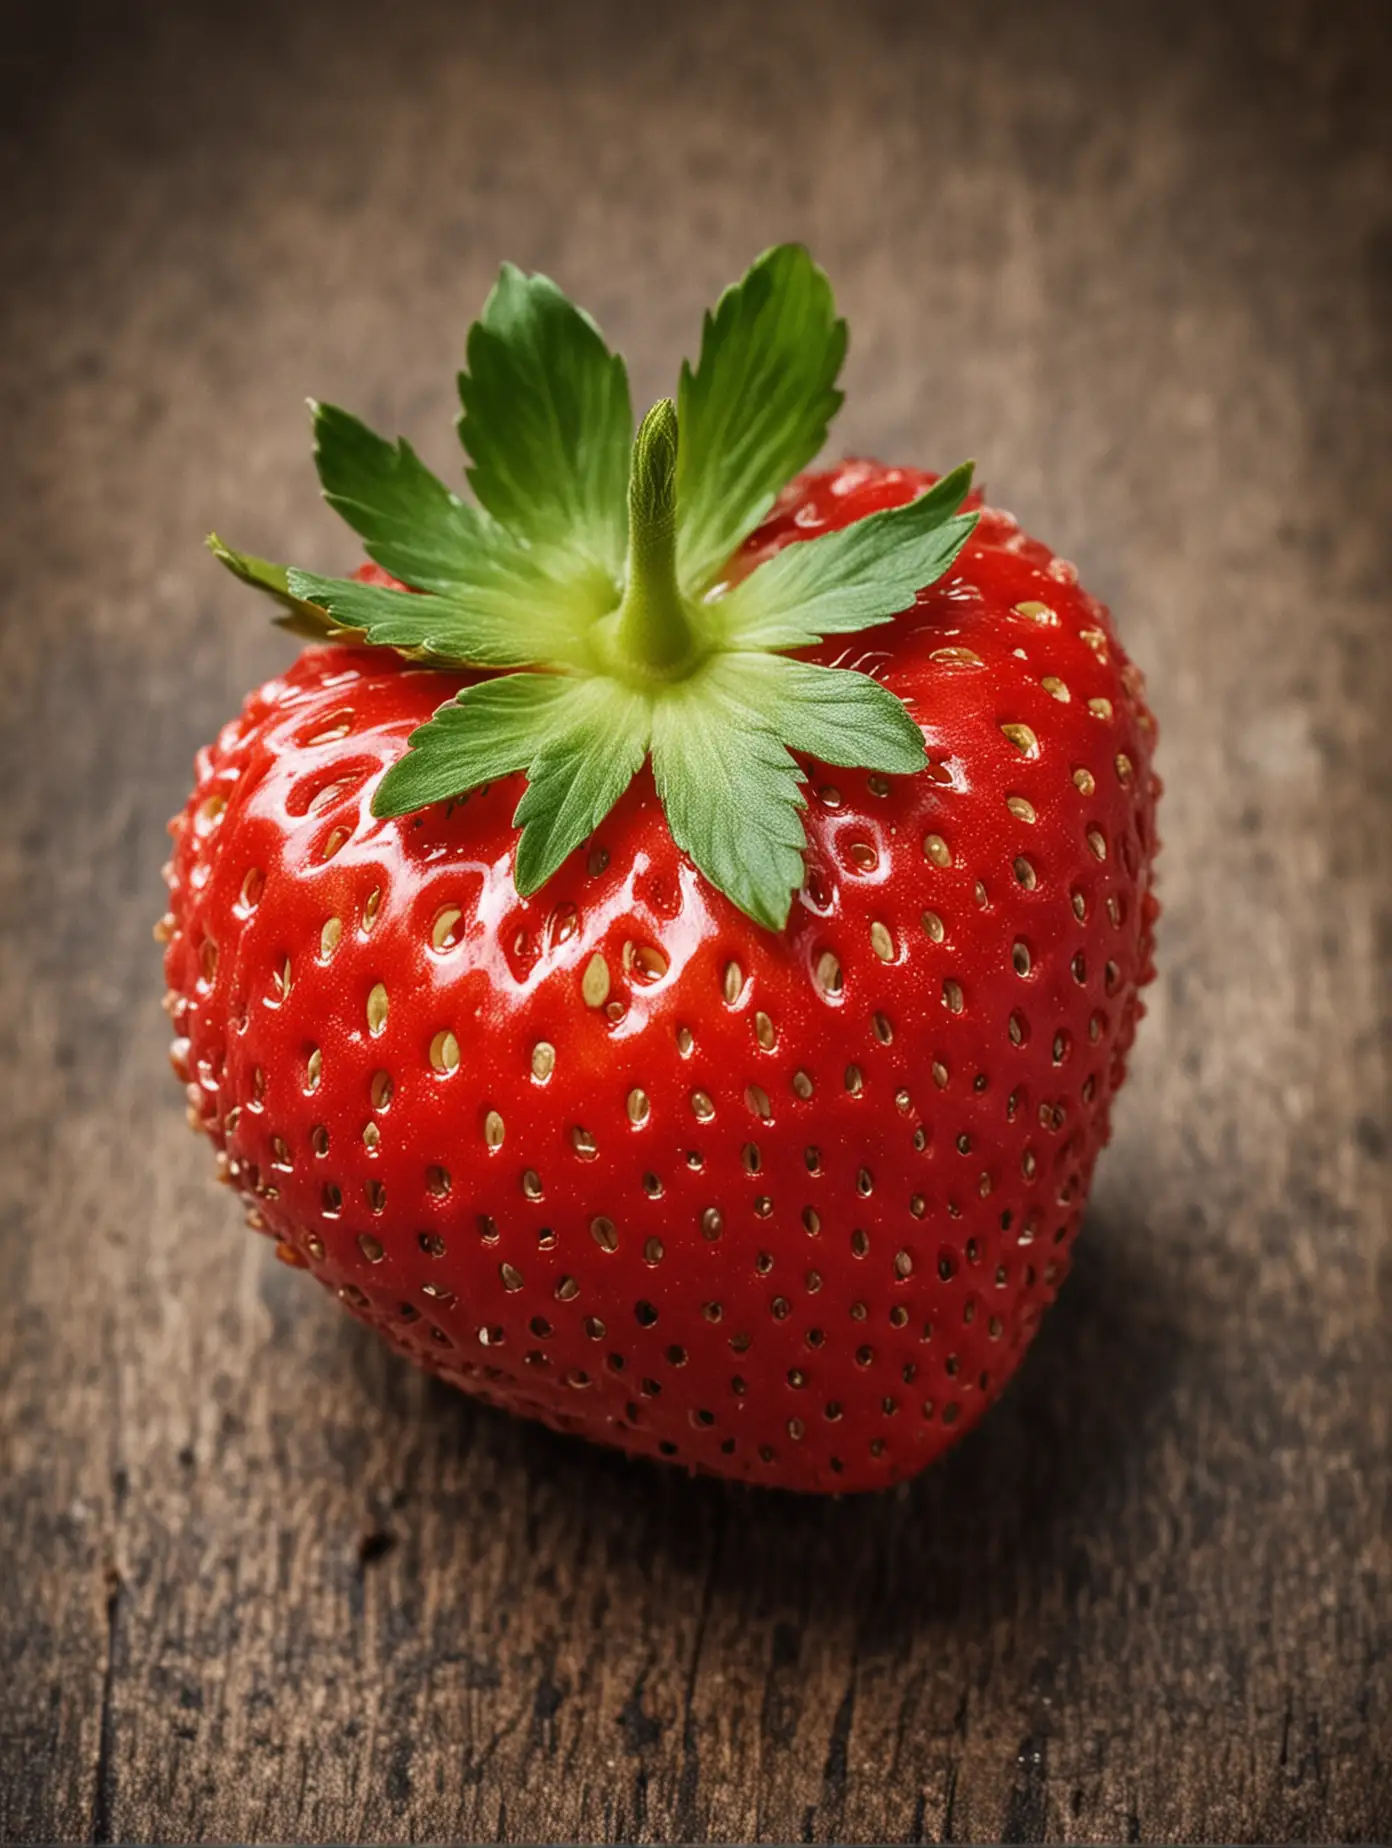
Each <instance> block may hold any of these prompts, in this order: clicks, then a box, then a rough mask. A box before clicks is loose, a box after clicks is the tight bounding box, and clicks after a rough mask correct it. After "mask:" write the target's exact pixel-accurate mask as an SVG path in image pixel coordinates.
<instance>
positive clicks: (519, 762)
mask: <svg viewBox="0 0 1392 1848" xmlns="http://www.w3.org/2000/svg"><path fill="white" fill-rule="evenodd" d="M574 684H575V683H574V682H573V681H569V680H563V679H561V677H560V676H559V675H556V674H504V675H502V676H500V677H499V678H498V679H496V680H482V681H480V682H479V683H478V685H477V686H472V687H465V688H464V689H463V690H462V691H461V692H460V693H459V694H458V695H457V696H456V697H455V698H454V699H453V700H451V701H449V703H448V704H447V705H444V706H441V707H440V709H439V711H438V712H436V713H435V715H434V717H433V718H430V719H427V721H426V722H425V724H424V725H418V726H417V727H416V729H415V730H414V731H413V732H412V733H411V736H410V737H409V739H408V740H407V744H408V745H409V747H410V748H409V749H408V751H407V753H406V755H405V757H403V758H401V759H399V760H398V762H396V763H394V764H393V765H392V766H391V768H390V770H388V771H387V773H386V775H385V776H384V777H383V778H382V780H381V782H380V783H379V784H378V785H377V792H376V794H375V795H374V796H373V798H372V812H373V814H374V815H377V816H382V817H385V816H390V815H409V814H411V813H412V811H413V810H415V809H419V808H425V807H426V806H427V804H429V803H431V802H448V801H450V800H451V799H452V798H453V797H455V796H462V795H464V794H466V793H467V792H468V791H469V790H471V789H477V788H478V786H479V784H480V783H491V782H493V781H494V780H495V778H497V777H500V776H509V775H511V773H512V772H513V771H514V770H525V769H526V767H527V765H528V764H529V763H530V762H531V760H532V757H533V754H534V753H535V751H536V750H537V745H538V739H539V738H544V737H545V736H546V735H547V733H548V731H549V729H550V726H551V723H552V718H553V715H554V713H555V711H556V709H557V707H558V705H560V704H561V703H562V702H563V701H564V699H565V697H566V695H567V694H568V693H569V692H570V691H571V689H572V688H573V686H574Z"/></svg>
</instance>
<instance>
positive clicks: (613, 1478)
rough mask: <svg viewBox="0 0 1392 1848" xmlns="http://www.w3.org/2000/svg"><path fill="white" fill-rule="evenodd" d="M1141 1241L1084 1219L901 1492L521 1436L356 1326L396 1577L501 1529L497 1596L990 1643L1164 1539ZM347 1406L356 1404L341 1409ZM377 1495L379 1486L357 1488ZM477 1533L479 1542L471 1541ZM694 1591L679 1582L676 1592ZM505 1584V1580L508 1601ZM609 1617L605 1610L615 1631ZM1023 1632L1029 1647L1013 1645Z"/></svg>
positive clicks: (1157, 1310) (1165, 1336)
mask: <svg viewBox="0 0 1392 1848" xmlns="http://www.w3.org/2000/svg"><path fill="white" fill-rule="evenodd" d="M1138 1243H1139V1234H1136V1233H1133V1234H1131V1235H1129V1236H1128V1235H1127V1233H1126V1232H1125V1231H1124V1229H1123V1228H1122V1227H1121V1226H1120V1225H1118V1224H1115V1223H1109V1222H1108V1221H1107V1220H1106V1219H1105V1218H1100V1217H1099V1216H1097V1215H1094V1216H1092V1217H1091V1218H1090V1220H1089V1223H1088V1225H1087V1227H1086V1230H1085V1233H1084V1235H1083V1237H1082V1238H1081V1239H1080V1240H1079V1242H1078V1245H1077V1247H1076V1252H1075V1262H1074V1269H1073V1274H1072V1275H1071V1277H1070V1278H1069V1280H1068V1282H1067V1284H1066V1287H1065V1288H1064V1289H1063V1290H1062V1292H1061V1295H1060V1299H1059V1302H1058V1304H1057V1305H1056V1306H1055V1308H1054V1310H1053V1311H1052V1313H1051V1314H1050V1315H1049V1316H1048V1317H1046V1318H1045V1320H1044V1323H1043V1326H1042V1328H1041V1331H1040V1334H1039V1336H1038V1338H1037V1340H1036V1341H1035V1343H1034V1347H1033V1351H1032V1352H1031V1354H1030V1355H1029V1357H1028V1360H1027V1361H1026V1363H1025V1365H1024V1366H1023V1367H1022V1369H1021V1372H1020V1375H1019V1377H1018V1379H1017V1380H1016V1381H1015V1382H1014V1383H1012V1385H1011V1387H1010V1389H1009V1391H1008V1392H1006V1393H1005V1395H1004V1396H1003V1398H1002V1399H1001V1401H1000V1403H999V1405H998V1406H996V1407H995V1408H993V1409H992V1411H991V1414H990V1416H989V1417H988V1418H986V1419H985V1420H984V1421H983V1422H982V1424H981V1425H980V1426H979V1427H977V1428H976V1429H975V1430H973V1431H971V1432H970V1433H969V1434H968V1435H967V1436H965V1437H964V1438H963V1439H962V1441H961V1442H960V1444H959V1445H958V1446H957V1447H956V1448H955V1449H954V1450H953V1451H952V1452H950V1453H949V1454H948V1456H946V1457H945V1458H944V1459H942V1460H941V1461H940V1462H938V1463H936V1464H934V1465H933V1466H932V1467H931V1468H930V1469H928V1470H927V1471H925V1472H924V1473H923V1474H922V1475H921V1476H919V1477H917V1478H915V1479H914V1480H912V1481H911V1482H909V1483H906V1484H904V1485H902V1486H901V1487H900V1488H898V1489H895V1490H887V1491H883V1492H879V1493H871V1494H865V1495H858V1496H850V1497H846V1498H843V1499H840V1500H834V1499H821V1498H817V1497H810V1496H801V1495H795V1494H789V1493H786V1492H782V1491H778V1490H770V1489H758V1488H750V1487H745V1486H743V1485H740V1484H735V1483H729V1482H722V1481H720V1480H718V1479H715V1478H707V1477H691V1476H685V1475H682V1474H681V1473H679V1472H678V1471H676V1470H673V1469H671V1468H667V1467H662V1466H659V1465H655V1464H650V1463H647V1462H644V1461H641V1460H630V1459H625V1458H623V1457H621V1456H617V1455H613V1454H610V1453H608V1452H606V1451H604V1450H602V1449H599V1448H597V1447H593V1446H587V1445H580V1444H576V1443H575V1442H574V1441H573V1440H572V1439H569V1438H565V1437H561V1436H558V1435H556V1434H554V1433H552V1432H550V1431H548V1430H546V1429H545V1428H544V1427H540V1426H536V1425H532V1424H523V1423H521V1422H519V1421H517V1420H515V1419H512V1418H510V1417H508V1416H507V1415H506V1414H503V1413H500V1412H496V1411H493V1410H491V1409H489V1408H488V1407H485V1406H482V1405H480V1404H478V1403H476V1402H475V1401H473V1400H471V1399H470V1398H468V1397H466V1396H465V1395H464V1394H462V1393H459V1392H456V1391H455V1390H453V1389H452V1388H450V1387H447V1386H444V1385H442V1384H440V1383H439V1382H436V1381H426V1382H424V1383H422V1382H421V1381H420V1380H419V1378H418V1376H417V1375H416V1374H415V1373H414V1371H413V1370H412V1369H411V1368H410V1367H409V1366H408V1365H407V1364H406V1363H404V1362H402V1361H400V1360H397V1359H395V1358H393V1357H390V1356H387V1355H385V1354H384V1353H383V1352H382V1350H381V1348H380V1345H379V1344H378V1343H377V1342H376V1341H375V1340H374V1339H373V1337H372V1336H371V1333H370V1331H368V1330H366V1329H361V1328H355V1327H352V1326H346V1327H345V1328H344V1330H343V1337H342V1339H343V1348H342V1349H341V1350H340V1353H341V1354H342V1357H343V1358H344V1359H345V1360H346V1361H347V1367H346V1369H345V1370H346V1371H347V1372H349V1373H351V1374H353V1375H356V1377H357V1380H358V1383H359V1386H360V1389H361V1391H362V1392H363V1394H364V1396H366V1397H368V1398H370V1399H371V1400H372V1401H373V1402H375V1404H376V1405H377V1407H378V1413H379V1417H384V1418H385V1419H386V1420H388V1421H389V1422H391V1423H393V1424H395V1423H396V1422H398V1421H399V1426H400V1431H399V1436H400V1448H399V1451H398V1452H396V1460H397V1471H396V1472H395V1473H396V1477H397V1486H396V1491H395V1494H394V1501H395V1503H396V1507H397V1510H398V1512H397V1514H396V1525H397V1527H398V1528H399V1530H400V1537H401V1539H402V1541H403V1569H404V1570H405V1571H407V1572H408V1573H411V1574H415V1573H420V1574H422V1575H430V1576H435V1575H438V1574H440V1573H443V1572H447V1571H449V1570H450V1569H451V1567H450V1562H451V1559H454V1558H456V1557H457V1553H458V1550H459V1549H461V1548H462V1549H463V1550H464V1551H466V1552H468V1553H474V1552H475V1551H476V1549H479V1548H486V1547H487V1545H488V1544H489V1543H490V1537H491V1536H495V1535H496V1531H497V1528H498V1525H499V1523H500V1522H501V1523H504V1524H506V1525H508V1526H509V1528H510V1529H511V1531H512V1532H513V1533H514V1534H515V1536H516V1540H517V1545H516V1547H515V1548H514V1549H513V1550H512V1551H511V1553H510V1557H509V1561H508V1564H507V1566H506V1568H505V1577H506V1580H507V1581H508V1590H507V1596H506V1598H505V1601H511V1600H513V1599H518V1600H521V1599H525V1598H527V1597H529V1596H530V1595H531V1592H530V1591H529V1584H540V1585H541V1586H542V1587H543V1590H544V1593H545V1595H547V1596H548V1597H549V1596H553V1595H554V1594H555V1592H556V1589H557V1578H558V1576H559V1577H562V1578H563V1577H566V1576H567V1575H572V1576H573V1577H574V1579H575V1581H576V1587H575V1588H577V1589H578V1588H579V1586H580V1585H582V1584H583V1583H584V1582H586V1581H588V1580H589V1579H590V1578H593V1579H594V1580H595V1583H596V1585H598V1584H600V1583H602V1584H603V1586H604V1589H605V1597H606V1598H607V1600H608V1603H609V1607H610V1610H611V1612H612V1610H613V1607H614V1604H615V1602H616V1601H618V1600H621V1599H633V1600H637V1601H639V1602H641V1603H642V1605H643V1606H644V1607H646V1608H647V1611H648V1615H647V1619H646V1621H648V1622H649V1623H653V1622H657V1623H660V1622H661V1614H660V1612H657V1611H654V1610H653V1609H652V1608H651V1607H652V1603H653V1600H654V1598H655V1597H662V1596H666V1595H669V1594H671V1595H673V1598H674V1603H673V1619H674V1621H675V1620H676V1619H677V1618H678V1617H680V1615H681V1614H682V1613H689V1611H690V1608H691V1602H692V1598H693V1596H694V1586H693V1584H692V1583H691V1581H706V1587H707V1593H706V1595H707V1597H708V1599H709V1600H710V1601H711V1602H712V1603H713V1604H714V1605H716V1606H720V1607H723V1610H722V1612H721V1614H722V1616H723V1617H724V1618H725V1619H728V1620H731V1621H733V1622H735V1623H736V1624H738V1625H739V1626H740V1627H741V1628H747V1627H750V1626H753V1627H754V1628H756V1629H757V1628H759V1627H764V1626H768V1627H771V1633H772V1630H777V1629H779V1626H787V1625H792V1627H793V1633H794V1634H797V1635H799V1636H801V1637H802V1639H803V1642H804V1643H805V1641H806V1637H807V1635H808V1634H812V1633H815V1632H816V1631H818V1630H819V1629H822V1628H825V1629H827V1630H836V1631H841V1630H843V1629H844V1627H845V1625H846V1623H847V1622H848V1621H849V1622H851V1623H853V1624H854V1628H855V1636H856V1652H857V1654H858V1655H859V1654H863V1653H864V1652H866V1651H869V1652H870V1653H872V1654H875V1655H888V1656H889V1657H891V1658H892V1657H893V1656H894V1655H895V1653H896V1652H897V1651H899V1650H901V1649H902V1648H904V1647H906V1645H907V1643H908V1640H909V1638H910V1637H911V1636H912V1634H913V1633H914V1632H915V1631H917V1630H920V1629H922V1628H923V1627H925V1626H933V1627H936V1626H940V1625H941V1626H947V1627H949V1628H955V1627H965V1628H967V1629H969V1630H971V1631H977V1630H979V1629H980V1627H981V1625H982V1624H983V1622H985V1623H992V1622H1003V1621H1007V1620H1016V1619H1022V1618H1026V1617H1028V1613H1030V1612H1031V1611H1032V1610H1033V1611H1034V1612H1036V1614H1037V1615H1036V1619H1035V1620H1031V1623H1029V1624H1027V1626H1026V1627H1027V1628H1028V1627H1032V1622H1033V1621H1037V1616H1038V1615H1039V1614H1042V1613H1043V1611H1044V1609H1045V1607H1046V1606H1058V1605H1059V1602H1060V1596H1062V1604H1063V1606H1067V1605H1068V1604H1071V1603H1072V1602H1073V1601H1074V1600H1075V1599H1076V1598H1077V1597H1078V1596H1079V1595H1081V1594H1082V1593H1083V1592H1084V1591H1085V1589H1086V1588H1087V1587H1088V1585H1089V1584H1090V1583H1091V1582H1092V1581H1093V1580H1094V1578H1095V1577H1097V1576H1098V1575H1105V1574H1118V1573H1120V1574H1129V1573H1132V1572H1136V1571H1141V1570H1142V1569H1143V1567H1144V1563H1145V1560H1146V1558H1147V1557H1148V1556H1149V1555H1150V1553H1151V1552H1152V1551H1154V1550H1156V1548H1157V1546H1158V1543H1159V1540H1160V1538H1161V1537H1160V1536H1158V1535H1149V1534H1147V1533H1146V1531H1145V1525H1144V1524H1145V1522H1146V1521H1147V1520H1152V1521H1153V1520H1154V1519H1155V1518H1156V1515H1155V1509H1156V1503H1155V1499H1154V1497H1151V1498H1147V1497H1145V1496H1144V1495H1142V1494H1139V1493H1138V1492H1137V1485H1138V1483H1139V1482H1140V1481H1141V1480H1142V1479H1144V1478H1145V1477H1146V1476H1148V1475H1154V1474H1155V1472H1156V1470H1157V1449H1158V1446H1159V1444H1160V1441H1161V1438H1162V1435H1163V1412H1162V1407H1163V1405H1164V1402H1165V1400H1166V1396H1167V1394H1168V1392H1169V1389H1170V1387H1171V1384H1172V1382H1173V1379H1174V1375H1175V1372H1176V1368H1177V1366H1178V1364H1179V1360H1180V1356H1181V1354H1182V1352H1183V1349H1184V1346H1185V1337H1184V1334H1183V1329H1182V1326H1181V1321H1180V1311H1179V1307H1178V1304H1177V1302H1176V1301H1175V1292H1174V1288H1173V1286H1172V1285H1171V1284H1170V1283H1169V1282H1168V1281H1167V1280H1166V1279H1165V1277H1164V1276H1163V1275H1162V1274H1161V1273H1160V1272H1159V1271H1158V1269H1157V1267H1156V1265H1155V1264H1154V1262H1153V1261H1152V1260H1151V1259H1150V1258H1148V1257H1146V1256H1144V1255H1143V1254H1142V1253H1141V1252H1140V1251H1139V1250H1138V1249H1137V1246H1138ZM351 1416H352V1408H351V1406H350V1407H347V1408H345V1417H346V1418H349V1417H351ZM364 1487H365V1488H366V1487H367V1485H366V1484H365V1485H364ZM471 1530H473V1531H472V1534H471ZM683 1581H685V1582H686V1583H685V1588H684V1590H683V1589H682V1584H683ZM500 1589H501V1588H500ZM610 1620H611V1621H612V1620H613V1619H612V1617H611V1619H610ZM1018 1640H1019V1639H1018V1638H1017V1641H1018Z"/></svg>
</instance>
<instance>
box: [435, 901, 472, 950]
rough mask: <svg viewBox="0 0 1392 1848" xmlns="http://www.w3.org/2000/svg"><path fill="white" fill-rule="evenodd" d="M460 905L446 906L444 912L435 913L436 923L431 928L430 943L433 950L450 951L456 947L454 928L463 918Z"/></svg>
mask: <svg viewBox="0 0 1392 1848" xmlns="http://www.w3.org/2000/svg"><path fill="white" fill-rule="evenodd" d="M463 915H464V914H463V912H462V911H461V910H460V909H459V907H458V905H446V906H445V908H444V910H443V911H437V912H436V913H435V922H434V923H433V924H432V925H431V926H430V943H431V947H432V948H433V949H437V950H448V949H451V948H452V947H453V945H454V940H455V938H454V927H455V925H456V924H457V923H458V922H459V920H460V918H461V917H463Z"/></svg>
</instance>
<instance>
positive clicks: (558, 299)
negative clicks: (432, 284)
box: [459, 263, 633, 581]
mask: <svg viewBox="0 0 1392 1848" xmlns="http://www.w3.org/2000/svg"><path fill="white" fill-rule="evenodd" d="M467 360H468V369H467V371H464V372H462V373H461V374H460V375H459V397H460V401H461V403H462V404H463V406H464V412H463V415H462V416H461V418H460V419H459V435H460V440H461V441H462V442H463V444H464V447H465V449H466V450H467V451H468V453H469V455H470V456H471V457H472V458H473V467H472V468H471V469H470V470H469V480H470V483H471V484H472V486H473V490H474V492H475V494H477V496H478V498H479V500H480V502H481V503H482V504H483V506H484V507H485V508H487V510H488V512H489V513H491V514H492V515H493V517H494V519H496V520H499V521H501V522H502V524H503V525H504V526H506V527H507V528H508V529H509V530H510V531H511V532H513V533H515V534H516V535H517V536H518V537H519V538H521V539H524V540H526V541H528V542H529V543H531V544H533V545H545V546H555V547H558V548H561V549H564V550H569V551H573V552H579V553H580V554H582V555H583V556H586V557H588V558H590V559H593V560H594V561H595V562H596V563H598V564H599V565H601V566H603V568H604V569H605V570H606V571H607V572H608V573H609V574H610V575H611V577H612V578H613V579H614V580H615V581H617V579H618V577H619V575H620V573H621V572H622V569H623V562H624V547H625V541H626V535H627V524H628V523H627V518H626V514H625V491H626V489H627V486H628V453H629V448H630V446H631V444H632V439H633V412H632V408H631V405H630V403H629V396H628V373H627V371H626V369H625V367H624V362H623V360H622V359H620V358H619V357H618V356H617V355H615V354H611V353H610V351H609V349H608V348H607V347H606V346H605V344H604V338H603V336H602V335H601V333H600V331H599V329H598V328H597V327H596V326H595V324H594V322H593V321H592V320H591V319H590V317H589V316H588V315H587V314H585V313H584V312H583V311H582V310H581V309H579V308H577V307H576V306H575V304H574V303H573V302H571V301H569V300H567V298H566V297H565V296H564V295H563V294H562V293H561V291H560V290H559V289H558V288H557V287H556V285H555V283H554V282H551V281H550V280H549V279H548V278H547V277H545V276H527V275H524V274H523V272H522V271H521V270H519V269H517V268H515V267H514V266H513V265H512V264H511V263H505V264H504V265H503V267H502V271H501V273H500V274H499V277H498V280H497V283H496V284H495V285H494V288H493V292H492V294H491V295H490V296H489V297H488V300H487V302H486V303H485V304H484V310H483V317H482V319H481V320H478V321H476V322H475V323H474V325H473V326H472V327H471V328H470V329H469V338H468V343H467Z"/></svg>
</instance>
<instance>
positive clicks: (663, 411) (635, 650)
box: [612, 398, 704, 680]
mask: <svg viewBox="0 0 1392 1848" xmlns="http://www.w3.org/2000/svg"><path fill="white" fill-rule="evenodd" d="M612 646H613V649H614V653H615V655H616V657H617V658H618V660H619V661H620V662H621V663H622V664H623V665H624V666H626V667H627V668H628V669H629V671H630V672H631V673H633V674H634V675H635V676H636V677H638V678H640V679H654V678H655V679H660V680H679V679H681V678H682V677H683V676H684V675H685V674H687V673H689V672H690V671H691V669H692V668H693V667H694V666H695V665H696V663H697V662H698V661H699V660H700V659H701V657H702V655H703V653H704V648H703V638H702V636H701V632H700V628H699V626H698V624H697V621H696V620H695V613H694V612H693V610H692V609H691V607H690V605H689V604H688V603H687V601H686V599H685V598H684V597H683V596H682V594H681V591H680V589H679V588H678V585H677V410H676V406H675V405H674V404H673V403H672V400H671V399H670V398H659V400H658V401H657V403H656V404H655V405H654V406H653V407H652V409H651V410H650V411H649V412H648V414H647V416H646V417H645V418H644V419H643V421H642V423H641V424H640V425H639V426H638V434H637V436H636V437H635V438H634V440H633V460H632V463H631V464H630V467H629V476H628V586H627V588H626V590H625V591H624V595H623V601H622V603H621V604H620V605H619V608H618V613H617V618H616V621H615V624H614V628H613V632H612Z"/></svg>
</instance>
